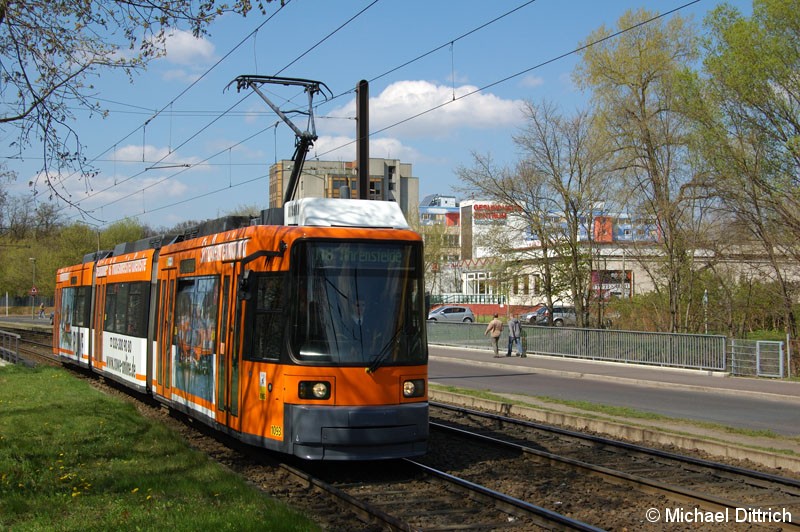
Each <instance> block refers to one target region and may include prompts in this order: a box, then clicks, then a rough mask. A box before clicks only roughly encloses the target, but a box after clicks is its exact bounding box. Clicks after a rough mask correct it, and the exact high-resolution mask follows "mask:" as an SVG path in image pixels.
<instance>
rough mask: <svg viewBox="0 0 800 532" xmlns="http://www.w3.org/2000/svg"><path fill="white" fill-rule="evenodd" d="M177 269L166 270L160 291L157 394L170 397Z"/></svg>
mask: <svg viewBox="0 0 800 532" xmlns="http://www.w3.org/2000/svg"><path fill="white" fill-rule="evenodd" d="M175 275H176V270H175V268H170V269H165V270H164V275H163V277H162V279H161V281H160V283H161V284H160V286H159V291H158V294H159V295H158V298H159V301H158V318H157V319H158V333H157V337H156V338H157V349H156V356H155V358H156V368H155V374H156V393H157V394H158V395H161V396H162V397H170V395H171V391H170V390H171V389H172V360H173V357H172V344H173V334H172V329H173V327H174V324H173V317H174V315H175V311H174V309H175Z"/></svg>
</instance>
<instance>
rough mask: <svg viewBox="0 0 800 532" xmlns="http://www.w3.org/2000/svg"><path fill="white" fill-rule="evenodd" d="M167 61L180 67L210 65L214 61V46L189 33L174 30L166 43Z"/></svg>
mask: <svg viewBox="0 0 800 532" xmlns="http://www.w3.org/2000/svg"><path fill="white" fill-rule="evenodd" d="M164 48H165V49H166V56H165V59H166V60H167V61H169V62H170V63H175V64H178V65H186V66H194V65H197V64H208V63H210V62H211V61H212V60H213V59H214V57H215V56H214V50H215V48H214V44H213V43H212V42H211V41H209V40H206V39H204V38H202V37H200V38H197V37H195V36H194V35H192V34H191V33H190V32H188V31H183V30H173V31H172V32H170V33H169V34H168V35H167V37H166V41H165V42H164Z"/></svg>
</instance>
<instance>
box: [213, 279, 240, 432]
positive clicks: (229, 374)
mask: <svg viewBox="0 0 800 532" xmlns="http://www.w3.org/2000/svg"><path fill="white" fill-rule="evenodd" d="M223 271H224V273H223V275H222V284H221V287H220V290H221V294H220V300H221V302H222V304H221V305H220V309H219V312H220V315H219V335H218V338H219V348H218V357H217V371H216V374H217V385H216V392H217V396H216V398H215V403H216V408H217V421H218V422H220V423H223V424H224V425H226V426H228V427H231V428H232V429H234V430H240V422H239V357H238V355H239V353H238V349H237V347H236V346H237V345H238V337H239V336H238V335H239V327H238V324H237V323H236V321H237V320H236V316H237V315H238V312H237V305H238V298H237V297H236V284H235V282H234V280H235V279H236V277H235V273H236V263H227V264H225V265H224V269H223Z"/></svg>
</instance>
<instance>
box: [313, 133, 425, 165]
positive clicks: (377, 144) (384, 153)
mask: <svg viewBox="0 0 800 532" xmlns="http://www.w3.org/2000/svg"><path fill="white" fill-rule="evenodd" d="M369 156H370V157H372V158H383V159H401V160H403V161H406V162H408V161H413V160H415V159H417V158H419V156H420V155H419V152H418V151H417V150H416V149H414V148H412V147H410V146H406V145H404V144H403V143H402V142H401V141H400V140H398V139H396V138H390V137H384V138H371V139H370V141H369ZM316 157H319V158H320V159H322V160H325V161H330V160H333V161H337V160H342V161H355V159H356V142H355V139H354V138H353V137H346V136H333V137H332V136H325V135H323V136H321V137H319V138H318V139H317V141H316V142H315V143H314V147H313V148H312V149H311V152H310V153H309V154H308V159H309V160H310V159H314V158H316Z"/></svg>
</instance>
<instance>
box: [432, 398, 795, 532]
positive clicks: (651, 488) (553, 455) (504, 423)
mask: <svg viewBox="0 0 800 532" xmlns="http://www.w3.org/2000/svg"><path fill="white" fill-rule="evenodd" d="M431 419H432V423H431V433H432V439H434V441H435V439H436V438H442V439H443V440H447V441H453V440H457V439H460V440H461V441H462V442H464V443H462V444H461V445H462V446H464V447H473V448H476V447H480V448H481V449H482V454H483V456H484V458H483V459H482V460H483V462H477V461H474V462H470V461H462V462H458V461H456V460H450V459H446V458H444V459H443V458H440V457H437V456H436V455H435V454H432V453H429V455H427V456H426V457H425V458H426V462H428V463H432V464H433V465H435V466H437V467H443V466H444V464H449V466H447V467H449V468H451V469H453V470H454V471H458V472H459V474H461V475H462V476H465V477H466V478H470V477H474V476H477V477H479V476H481V474H482V472H483V470H484V469H485V467H481V466H480V463H501V464H502V466H503V468H505V470H506V471H508V472H509V473H508V475H506V476H503V475H498V477H502V480H501V481H500V484H502V486H503V490H504V491H505V492H507V493H511V494H515V495H516V496H517V497H520V498H522V499H526V498H529V497H530V498H535V499H536V500H537V501H538V503H539V504H542V505H543V506H545V507H548V506H550V507H555V508H559V509H561V511H563V512H564V513H565V514H567V515H570V516H571V517H575V518H578V519H582V520H585V521H587V522H591V523H593V524H596V525H598V526H602V527H606V528H617V527H619V526H628V527H632V526H633V527H637V528H639V527H640V526H642V525H647V524H648V523H650V524H655V523H656V522H663V521H662V520H663V519H664V518H665V517H671V518H673V519H674V518H677V519H684V518H687V515H688V518H689V519H694V518H695V516H696V515H697V512H698V511H700V512H702V513H703V518H705V517H709V518H716V517H717V516H718V515H721V516H723V519H726V521H725V522H726V523H727V525H728V528H731V527H732V526H740V527H741V528H742V529H745V528H749V527H750V526H751V525H767V526H771V527H777V528H779V529H783V530H800V526H798V524H797V523H798V519H797V517H795V518H794V519H791V522H788V523H787V522H784V521H785V520H786V517H787V514H792V515H793V516H800V481H798V480H797V479H793V478H787V477H783V476H779V475H775V474H769V473H762V472H759V471H753V470H749V469H744V468H741V467H735V466H730V465H726V464H720V463H717V462H711V461H707V460H702V459H699V458H693V457H687V456H683V455H678V454H674V453H669V452H665V451H661V450H656V449H651V448H647V447H642V446H638V445H633V444H628V443H624V442H619V441H616V440H610V439H607V438H602V437H597V436H591V435H587V434H583V433H577V432H573V431H567V430H563V429H559V428H555V427H549V426H545V425H541V424H537V423H530V422H526V421H521V420H518V419H511V418H506V417H503V416H499V415H496V414H486V413H483V412H478V411H474V410H469V409H465V408H460V407H454V406H450V405H444V404H435V403H434V404H432V405H431ZM466 442H469V443H466ZM435 445H436V444H435V443H434V446H435ZM450 445H454V444H453V443H451V444H450ZM495 467H496V466H495ZM565 478H569V479H570V482H569V484H570V486H568V487H564V488H563V489H561V488H562V485H561V484H559V485H558V488H557V489H556V490H555V492H556V493H557V496H554V495H553V489H552V487H553V484H556V483H562V482H563V479H565ZM592 484H594V487H592ZM584 490H590V491H594V492H596V496H594V497H587V496H586V495H585V493H583V491H584ZM603 499H605V500H606V506H607V508H609V509H614V508H622V507H624V508H627V510H628V515H627V521H626V517H625V516H623V515H620V514H619V512H616V511H607V512H605V511H602V500H603ZM567 501H569V502H567ZM576 501H580V504H575V502H576ZM565 506H569V507H570V508H569V510H564V508H565ZM651 509H655V510H657V511H658V516H659V519H658V521H656V520H653V519H652V518H653V517H655V516H656V514H655V513H653V512H651V514H650V515H647V511H649V510H651ZM637 510H638V515H637ZM686 512H689V514H687V513H686ZM706 512H707V514H706ZM592 515H594V517H592ZM738 519H741V520H742V521H741V522H738V521H737V520H738Z"/></svg>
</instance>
